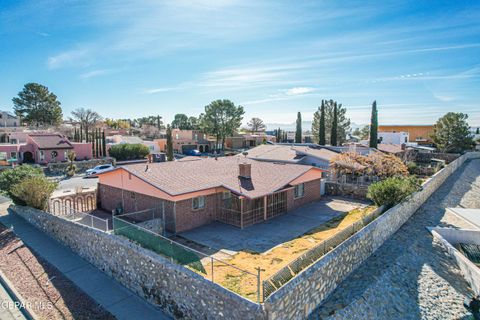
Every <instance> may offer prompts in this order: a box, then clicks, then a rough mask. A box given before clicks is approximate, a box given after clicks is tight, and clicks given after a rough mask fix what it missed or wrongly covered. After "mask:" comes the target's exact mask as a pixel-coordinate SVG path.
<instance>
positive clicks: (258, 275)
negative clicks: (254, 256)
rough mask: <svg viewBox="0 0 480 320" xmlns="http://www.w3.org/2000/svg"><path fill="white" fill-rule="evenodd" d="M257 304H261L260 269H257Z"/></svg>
mask: <svg viewBox="0 0 480 320" xmlns="http://www.w3.org/2000/svg"><path fill="white" fill-rule="evenodd" d="M257 272H258V273H257V302H258V303H259V304H260V267H258V268H257Z"/></svg>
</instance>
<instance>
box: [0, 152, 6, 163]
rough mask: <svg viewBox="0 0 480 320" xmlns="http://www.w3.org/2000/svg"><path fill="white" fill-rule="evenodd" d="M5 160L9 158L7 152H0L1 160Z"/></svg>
mask: <svg viewBox="0 0 480 320" xmlns="http://www.w3.org/2000/svg"><path fill="white" fill-rule="evenodd" d="M5 160H7V153H6V152H0V161H5Z"/></svg>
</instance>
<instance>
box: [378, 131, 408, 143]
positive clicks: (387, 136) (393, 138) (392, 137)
mask: <svg viewBox="0 0 480 320" xmlns="http://www.w3.org/2000/svg"><path fill="white" fill-rule="evenodd" d="M408 138H409V136H408V132H379V133H378V143H384V144H408Z"/></svg>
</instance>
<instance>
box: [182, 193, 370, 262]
mask: <svg viewBox="0 0 480 320" xmlns="http://www.w3.org/2000/svg"><path fill="white" fill-rule="evenodd" d="M368 204H369V202H368V201H362V200H355V199H350V198H342V197H324V198H322V199H321V200H319V201H315V202H312V203H309V204H307V205H305V206H302V207H300V208H298V209H296V210H293V211H290V212H288V213H286V214H284V215H281V216H279V217H276V218H274V219H270V220H267V221H264V222H262V223H258V224H255V225H253V226H250V227H247V228H244V229H240V228H237V227H234V226H231V225H227V224H223V223H220V222H214V223H211V224H208V225H205V226H202V227H199V228H195V229H193V230H189V231H186V232H182V233H180V234H179V236H180V237H182V238H185V239H188V240H190V241H193V242H195V243H198V244H200V245H202V246H204V247H207V248H208V249H209V251H224V252H227V253H230V254H233V253H236V252H238V251H250V252H257V253H264V252H267V251H269V250H271V249H272V248H274V247H276V246H278V245H281V244H283V243H285V242H288V241H290V240H292V239H295V238H298V237H300V236H302V235H303V234H305V233H307V232H308V231H310V230H312V229H314V228H316V227H318V226H321V225H322V224H325V223H326V222H328V221H329V220H331V219H334V218H338V217H340V216H342V215H344V214H345V213H347V212H349V211H351V210H353V209H356V208H360V207H365V206H367V205H368Z"/></svg>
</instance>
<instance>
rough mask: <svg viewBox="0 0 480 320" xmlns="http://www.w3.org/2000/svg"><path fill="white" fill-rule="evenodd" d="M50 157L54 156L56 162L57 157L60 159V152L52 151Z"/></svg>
mask: <svg viewBox="0 0 480 320" xmlns="http://www.w3.org/2000/svg"><path fill="white" fill-rule="evenodd" d="M50 155H51V156H52V161H56V160H57V157H58V152H57V151H52V152H51V153H50Z"/></svg>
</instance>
